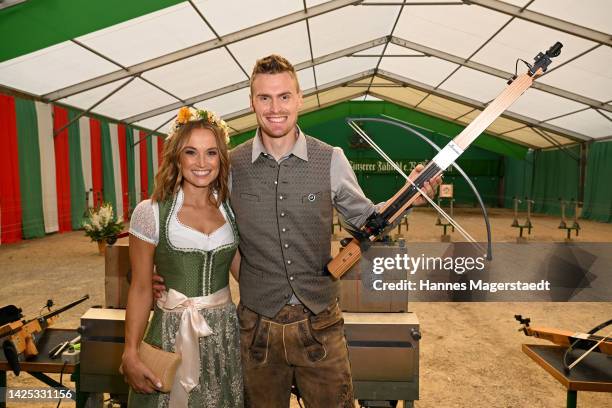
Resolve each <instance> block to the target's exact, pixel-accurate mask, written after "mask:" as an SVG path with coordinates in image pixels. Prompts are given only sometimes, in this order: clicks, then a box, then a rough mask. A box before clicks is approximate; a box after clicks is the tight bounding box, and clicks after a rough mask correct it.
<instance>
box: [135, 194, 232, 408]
mask: <svg viewBox="0 0 612 408" xmlns="http://www.w3.org/2000/svg"><path fill="white" fill-rule="evenodd" d="M177 196H178V194H175V195H174V197H173V198H172V199H170V200H167V201H165V202H160V203H159V204H158V205H159V241H158V244H157V246H156V248H155V258H154V262H155V266H156V272H157V273H158V274H159V275H161V276H163V277H164V282H165V284H166V287H167V289H168V290H170V289H174V290H176V291H178V292H181V293H183V294H184V295H186V296H187V297H200V296H206V295H210V294H213V293H215V292H217V291H218V290H220V289H223V288H225V287H226V286H228V284H229V266H230V264H231V261H232V259H233V257H234V254H235V252H236V250H237V248H238V229H237V227H236V223H235V219H234V214H233V213H232V210H231V208H230V206H229V204H228V203H227V202H226V203H223V204H222V205H223V209H224V210H225V214H226V218H227V221H228V222H229V224H230V226H231V229H232V233H233V237H234V239H233V242H232V243H231V244H227V245H222V246H220V247H217V248H215V249H214V250H211V251H203V250H199V249H195V248H177V247H175V246H174V245H172V243H171V242H170V240H169V239H168V229H169V228H168V227H169V224H170V220H171V217H172V216H173V214H175V212H178V211H179V208H176V207H177V205H176V204H177ZM199 312H200V313H201V314H202V316H203V317H204V318H205V319H206V322H207V323H208V325H209V326H210V328H211V330H212V333H213V334H211V335H209V336H206V337H201V338H200V340H199V347H200V367H201V371H200V378H199V384H198V385H197V386H196V387H195V388H194V389H193V390H191V392H190V393H189V396H188V400H189V402H188V407H189V408H235V407H236V408H239V407H243V406H244V402H243V385H242V365H241V361H240V332H239V329H238V320H237V317H236V307H235V305H234V304H233V303H231V302H230V303H229V304H226V305H225V306H221V307H218V308H213V309H202V310H200V311H199ZM180 322H181V315H180V313H167V312H164V311H163V310H161V309H160V308H158V307H157V305H156V306H155V310H154V313H153V317H152V319H151V322H150V323H149V326H148V328H147V331H146V334H145V337H144V341H146V342H147V343H149V344H152V345H154V346H157V347H160V348H162V349H163V350H166V351H173V352H174V351H175V348H174V344H175V339H176V335H177V332H178V330H179V325H180ZM177 380H178V379H176V378H175V381H177ZM169 402H170V393H160V392H154V393H152V394H138V393H135V392H133V391H131V390H130V395H129V399H128V406H129V407H130V408H153V407H159V408H165V407H168V406H169Z"/></svg>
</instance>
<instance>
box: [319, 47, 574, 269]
mask: <svg viewBox="0 0 612 408" xmlns="http://www.w3.org/2000/svg"><path fill="white" fill-rule="evenodd" d="M562 46H563V45H562V44H561V43H560V42H557V43H555V44H554V45H553V46H552V47H550V49H549V50H548V51H546V52H545V53H542V52H540V53H539V54H538V55H537V56H536V57H535V62H534V64H533V65H529V69H528V71H527V72H526V73H525V74H522V75H520V76H518V77H517V78H514V79H511V80H510V81H509V82H508V83H509V85H508V86H507V87H506V89H505V90H504V91H503V92H502V93H501V94H500V95H499V96H498V97H497V98H495V100H494V101H493V102H491V103H490V104H489V106H487V107H486V108H485V110H483V111H482V112H481V113H480V115H478V116H477V117H476V118H475V119H474V120H473V121H472V122H471V123H470V124H469V125H468V126H467V127H466V128H465V129H463V131H462V132H461V133H460V134H458V135H457V136H456V137H455V138H454V139H453V140H451V141H450V142H448V144H447V145H446V146H445V147H444V148H443V149H442V150H440V152H439V153H438V154H437V155H436V156H435V157H434V158H433V159H432V160H431V161H430V162H429V163H428V164H427V166H425V168H424V169H423V171H422V172H421V173H420V174H419V175H418V177H417V178H416V180H414V181H411V180H409V183H408V184H406V185H404V187H402V188H401V189H400V190H399V191H398V192H397V193H395V195H394V196H393V197H391V198H390V199H389V200H388V201H387V202H386V203H385V205H384V206H383V207H382V208H381V209H380V211H377V212H374V213H373V214H372V215H370V216H369V217H368V219H367V220H366V222H365V225H364V226H363V227H361V229H360V230H359V231H358V232H357V233H356V237H355V238H352V239H351V240H350V241H348V242H346V245H344V248H342V249H341V250H340V253H339V254H338V255H336V257H335V258H334V259H332V260H331V261H330V262H329V263H328V264H327V267H326V269H327V271H328V272H329V273H330V274H331V275H332V276H334V277H335V278H336V279H339V278H340V277H342V275H344V274H345V273H346V272H347V271H348V270H349V269H350V268H351V267H352V266H353V265H355V263H357V261H359V259H360V258H361V245H360V242H367V241H376V240H378V239H380V238H381V236H382V235H383V234H384V232H385V230H386V229H388V228H389V227H390V226H391V225H393V222H394V221H395V220H397V219H398V218H400V217H402V216H403V215H404V214H405V213H406V211H407V210H408V208H409V207H410V206H411V205H412V203H413V202H414V201H415V200H416V199H417V198H418V197H419V196H420V195H421V188H422V187H423V186H424V184H425V182H426V181H429V180H431V179H433V178H435V177H437V176H438V175H440V174H441V173H442V172H443V171H444V170H446V169H447V168H448V167H449V166H450V165H452V164H453V162H454V161H455V160H457V158H458V157H459V156H461V154H462V153H463V152H464V151H465V150H466V149H467V148H468V147H469V146H470V144H472V142H474V140H476V138H477V137H478V136H479V135H480V134H481V133H482V132H483V131H484V130H485V129H486V128H487V127H489V125H490V124H491V123H493V121H494V120H495V119H496V118H497V117H499V115H501V114H502V113H503V112H504V111H505V110H506V109H508V107H509V106H510V105H512V103H514V101H516V100H517V99H518V98H519V97H520V96H521V95H522V94H523V93H524V92H525V91H526V90H527V89H528V88H529V87H530V86H531V84H532V83H533V81H534V79H535V78H537V77H538V76H540V75H542V74H543V73H544V72H545V71H546V70H547V68H548V65H549V64H550V63H551V58H554V57H556V56H558V55H559V54H560V52H561V47H562ZM485 255H486V254H485Z"/></svg>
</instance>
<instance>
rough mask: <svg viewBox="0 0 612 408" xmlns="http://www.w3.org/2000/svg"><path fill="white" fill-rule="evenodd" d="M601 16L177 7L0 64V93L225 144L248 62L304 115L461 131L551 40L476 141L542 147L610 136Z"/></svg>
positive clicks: (556, 10)
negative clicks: (345, 110) (284, 81)
mask: <svg viewBox="0 0 612 408" xmlns="http://www.w3.org/2000/svg"><path fill="white" fill-rule="evenodd" d="M610 15H612V3H611V2H609V1H607V0H586V1H581V2H577V1H570V0H562V1H560V0H531V1H528V0H508V1H507V2H501V1H498V0H470V1H465V2H461V1H459V0H456V1H450V2H449V1H446V2H439V1H433V0H430V1H418V2H416V1H405V2H402V1H379V0H365V1H361V2H359V1H355V0H333V1H320V0H318V1H314V0H305V1H303V0H267V1H265V2H260V1H254V0H249V1H243V0H198V1H188V2H187V1H186V2H183V3H179V4H177V5H175V6H171V7H168V8H165V9H162V10H159V11H156V12H153V13H150V14H146V15H143V16H141V17H138V18H134V19H131V20H128V21H125V22H123V23H120V24H117V25H114V26H111V27H107V28H104V29H102V30H99V31H95V32H92V33H89V34H87V35H83V36H81V37H78V38H74V39H72V40H70V41H66V42H63V43H60V44H56V45H53V46H50V47H47V48H44V49H41V50H38V51H35V52H32V53H30V54H27V55H22V56H20V57H17V58H14V59H11V60H8V61H4V62H2V63H0V85H1V86H3V87H5V88H9V89H13V90H18V91H20V92H23V93H27V94H31V95H33V96H35V97H36V98H37V99H41V100H44V101H57V102H60V103H63V104H66V105H70V106H74V107H77V108H80V109H83V110H91V112H93V113H96V114H99V115H103V116H107V117H109V118H112V119H116V120H118V121H123V122H126V123H130V124H134V125H136V126H141V127H144V128H147V129H151V130H155V129H157V128H160V127H161V128H160V130H161V131H162V132H163V131H165V128H166V127H165V126H164V123H165V122H168V121H169V120H170V119H171V118H172V117H173V116H174V114H175V112H176V109H177V108H178V107H180V106H182V105H184V104H191V105H195V106H197V107H206V108H210V109H213V110H216V111H217V112H219V113H220V114H221V115H223V117H224V118H225V119H226V120H228V122H229V124H230V126H231V128H232V129H233V133H237V132H242V131H245V130H248V129H251V128H253V127H254V126H255V125H256V122H255V119H254V117H253V115H252V113H250V112H249V99H248V94H249V88H248V84H249V83H248V79H249V74H250V71H251V69H252V66H253V64H254V63H255V60H256V59H257V58H260V57H262V56H265V55H268V54H271V53H278V54H281V55H284V56H285V57H287V58H288V59H289V60H290V61H292V62H293V63H294V65H295V66H296V69H297V70H298V75H299V80H300V83H301V86H302V89H303V90H304V92H305V104H304V111H312V110H316V109H319V108H321V107H323V106H327V105H330V104H333V103H337V102H339V101H342V100H349V99H354V98H361V99H363V98H367V99H372V98H378V99H383V100H388V101H392V102H395V103H398V104H401V105H403V106H406V107H410V108H413V109H418V110H422V111H424V112H427V113H430V114H433V115H436V116H439V117H442V118H444V119H448V120H451V121H455V122H458V123H464V124H465V123H469V121H470V120H472V119H473V118H474V117H475V116H476V115H477V114H478V112H479V111H480V110H481V109H483V108H484V106H486V104H487V103H488V102H490V101H491V100H492V99H493V98H495V96H496V95H497V94H499V93H500V92H501V90H502V89H503V87H504V86H505V82H506V80H507V79H508V78H509V77H510V76H511V74H512V73H514V70H515V63H516V59H517V58H522V59H524V60H527V61H528V62H532V59H533V57H534V56H535V55H536V54H537V53H538V52H540V51H545V50H546V49H548V47H550V46H551V45H552V44H554V43H555V42H556V41H561V42H562V43H563V44H564V47H563V50H562V53H561V55H560V56H559V57H558V58H555V59H554V60H553V64H552V65H551V67H550V69H549V72H548V73H547V74H546V75H545V76H543V77H542V78H540V79H539V80H538V81H536V83H535V85H534V87H533V88H532V89H530V90H528V91H527V92H526V94H525V95H524V96H523V97H522V98H521V99H519V100H518V101H517V102H516V103H515V104H514V105H513V106H512V107H511V108H510V109H509V111H508V112H507V113H506V114H505V115H504V117H503V118H499V119H498V120H497V121H495V123H493V125H492V126H491V127H490V128H489V129H488V131H489V132H490V133H492V134H496V135H499V136H501V137H504V138H508V139H511V140H514V141H517V142H519V143H522V144H525V145H528V146H531V147H536V148H537V147H550V146H553V145H555V144H556V143H561V144H566V143H573V142H575V141H583V140H593V139H602V138H607V137H610V136H612V119H611V118H612V105H611V102H612V70H610V68H609V67H610V66H612V49H611V46H612V40H611V36H610V34H609V32H610V28H611V26H610V19H609V16H610ZM518 69H519V73H522V72H524V71H525V67H524V65H523V64H521V63H519V68H518ZM543 135H544V136H543ZM550 135H553V138H552V139H551V138H550V137H547V136H550ZM551 140H553V141H554V142H551Z"/></svg>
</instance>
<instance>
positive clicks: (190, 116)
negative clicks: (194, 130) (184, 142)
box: [168, 106, 229, 143]
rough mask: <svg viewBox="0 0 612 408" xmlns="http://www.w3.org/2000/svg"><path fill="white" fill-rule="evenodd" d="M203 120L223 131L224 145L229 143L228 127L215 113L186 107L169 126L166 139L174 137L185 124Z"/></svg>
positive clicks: (180, 110)
mask: <svg viewBox="0 0 612 408" xmlns="http://www.w3.org/2000/svg"><path fill="white" fill-rule="evenodd" d="M197 120H204V121H205V122H208V123H210V124H211V125H213V126H216V127H218V128H219V129H221V130H222V131H223V135H224V137H225V143H229V136H228V135H229V126H227V123H225V121H224V120H223V119H221V118H220V117H219V116H217V114H216V113H215V112H212V111H206V110H202V109H193V108H190V107H188V106H183V107H182V108H181V109H179V111H178V114H177V115H176V119H174V120H173V121H172V123H171V124H170V131H169V132H168V138H170V137H172V136H174V134H175V133H176V132H177V131H178V130H179V129H180V128H181V126H183V125H184V124H185V123H187V122H191V121H197Z"/></svg>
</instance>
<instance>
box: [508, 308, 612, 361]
mask: <svg viewBox="0 0 612 408" xmlns="http://www.w3.org/2000/svg"><path fill="white" fill-rule="evenodd" d="M514 318H515V319H516V320H517V321H518V322H519V323H521V328H520V329H519V331H522V332H523V333H525V335H526V336H533V337H536V338H538V339H544V340H548V341H550V342H552V343H554V344H556V345H558V346H565V347H570V346H572V348H575V349H581V350H589V349H591V348H592V347H593V346H595V345H597V347H595V349H593V351H594V352H599V353H604V354H608V355H610V354H612V339H609V338H608V337H604V336H598V335H595V334H592V333H580V332H573V331H569V330H561V329H554V328H550V327H531V326H530V325H529V323H531V319H529V318H523V316H521V315H514ZM611 323H612V320H609V321H607V322H605V323H603V324H601V325H599V326H597V327H596V328H595V329H593V330H591V332H592V331H598V330H601V329H603V328H604V327H607V326H609V325H610V324H611ZM597 343H599V344H597Z"/></svg>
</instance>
